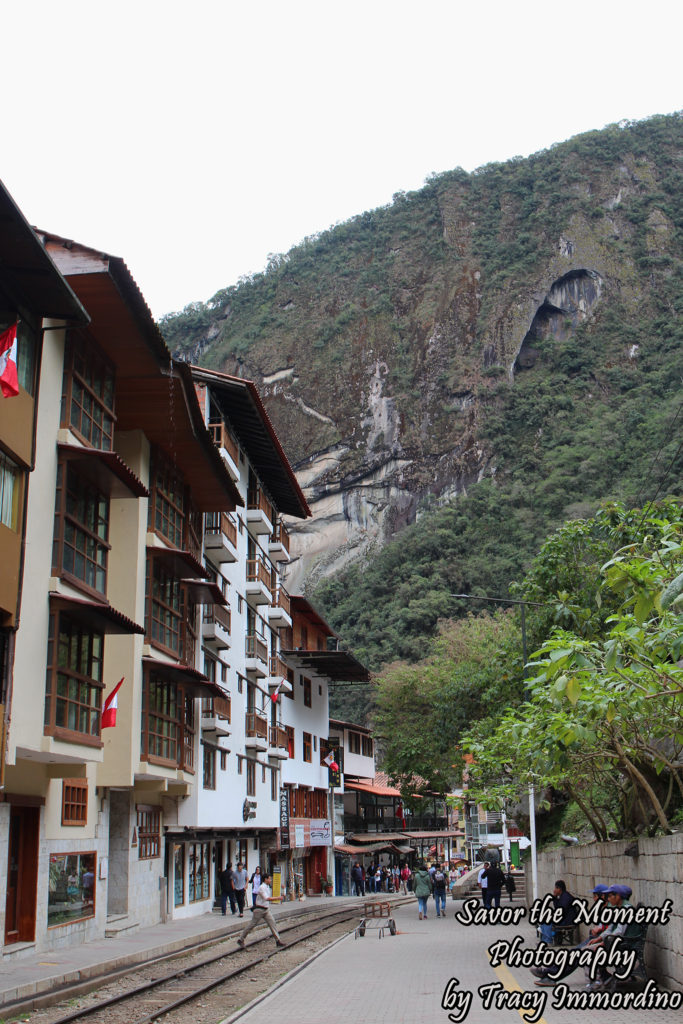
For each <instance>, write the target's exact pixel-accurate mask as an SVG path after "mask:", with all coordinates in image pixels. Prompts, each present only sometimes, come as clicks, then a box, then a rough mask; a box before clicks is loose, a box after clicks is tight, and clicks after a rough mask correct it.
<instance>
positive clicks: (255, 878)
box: [249, 864, 261, 907]
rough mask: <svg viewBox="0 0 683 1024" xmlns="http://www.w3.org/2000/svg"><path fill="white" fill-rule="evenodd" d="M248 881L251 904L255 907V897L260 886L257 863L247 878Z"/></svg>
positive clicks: (259, 873) (259, 871)
mask: <svg viewBox="0 0 683 1024" xmlns="http://www.w3.org/2000/svg"><path fill="white" fill-rule="evenodd" d="M249 882H250V883H251V905H252V907H255V906H256V897H257V895H258V891H259V889H260V888H261V868H260V867H259V866H258V864H257V865H256V867H255V868H254V872H253V874H252V876H251V878H250V879H249Z"/></svg>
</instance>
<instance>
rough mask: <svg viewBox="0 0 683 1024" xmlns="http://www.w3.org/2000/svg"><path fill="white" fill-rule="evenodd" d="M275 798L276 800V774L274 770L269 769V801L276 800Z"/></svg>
mask: <svg viewBox="0 0 683 1024" xmlns="http://www.w3.org/2000/svg"><path fill="white" fill-rule="evenodd" d="M277 798H278V791H277V772H276V771H275V769H274V768H271V769H270V799H271V800H277Z"/></svg>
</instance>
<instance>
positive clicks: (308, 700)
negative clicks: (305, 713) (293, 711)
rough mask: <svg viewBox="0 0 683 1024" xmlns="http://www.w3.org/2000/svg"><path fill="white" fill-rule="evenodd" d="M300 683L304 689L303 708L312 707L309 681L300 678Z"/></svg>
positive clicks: (306, 678) (305, 677) (306, 677)
mask: <svg viewBox="0 0 683 1024" xmlns="http://www.w3.org/2000/svg"><path fill="white" fill-rule="evenodd" d="M301 682H302V685H303V688H304V707H305V708H310V707H312V706H313V697H312V693H311V680H310V679H309V678H308V676H302V677H301Z"/></svg>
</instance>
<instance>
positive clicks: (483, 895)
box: [477, 860, 491, 910]
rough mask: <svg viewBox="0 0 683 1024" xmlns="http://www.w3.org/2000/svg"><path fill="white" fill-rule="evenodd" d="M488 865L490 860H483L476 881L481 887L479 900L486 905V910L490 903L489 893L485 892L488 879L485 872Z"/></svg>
mask: <svg viewBox="0 0 683 1024" xmlns="http://www.w3.org/2000/svg"><path fill="white" fill-rule="evenodd" d="M490 867H491V864H490V862H489V861H487V860H485V861H484V866H483V868H482V869H481V871H480V872H479V874H478V875H477V882H478V883H479V888H480V889H481V901H482V903H483V904H484V906H485V907H486V909H487V910H488V908H489V907H490V905H491V904H490V900H489V894H488V892H487V887H488V881H487V879H486V872H487V871H488V869H489V868H490Z"/></svg>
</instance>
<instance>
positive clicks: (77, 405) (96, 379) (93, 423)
mask: <svg viewBox="0 0 683 1024" xmlns="http://www.w3.org/2000/svg"><path fill="white" fill-rule="evenodd" d="M98 383H99V388H98V387H97V386H96V384H98ZM115 390H116V373H115V369H114V366H113V364H112V363H111V362H110V361H109V360H108V359H107V357H106V356H105V355H104V353H103V352H102V350H101V349H100V348H99V347H98V346H97V345H96V343H95V342H94V341H93V339H92V338H91V337H90V336H88V337H85V336H84V335H81V334H76V333H75V332H74V331H69V334H68V337H67V344H66V351H65V354H64V372H63V375H62V411H61V425H62V426H63V427H66V428H67V429H69V430H71V431H73V433H74V434H75V435H76V436H77V437H78V438H80V439H81V440H82V441H84V442H85V443H86V444H87V445H89V446H90V447H92V448H96V449H98V450H100V451H108V452H110V451H113V447H114V427H115V424H116V414H115V411H114V404H115V400H114V394H115Z"/></svg>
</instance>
